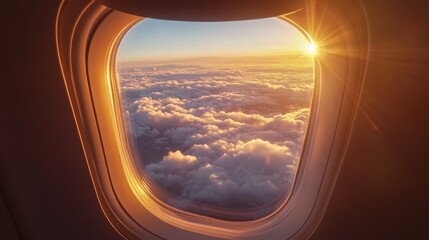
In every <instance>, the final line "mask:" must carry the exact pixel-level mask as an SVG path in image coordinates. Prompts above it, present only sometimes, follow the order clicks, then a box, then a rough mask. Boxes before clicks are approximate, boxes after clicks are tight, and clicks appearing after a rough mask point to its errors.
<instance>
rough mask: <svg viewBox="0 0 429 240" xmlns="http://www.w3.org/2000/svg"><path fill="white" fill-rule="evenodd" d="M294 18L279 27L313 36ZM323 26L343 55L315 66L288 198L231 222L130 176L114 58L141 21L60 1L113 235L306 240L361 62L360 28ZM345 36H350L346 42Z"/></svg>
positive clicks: (78, 99) (348, 116)
mask: <svg viewBox="0 0 429 240" xmlns="http://www.w3.org/2000/svg"><path fill="white" fill-rule="evenodd" d="M295 14H297V13H294V14H292V15H289V16H287V17H280V18H281V19H283V20H285V21H287V22H289V23H291V24H292V25H294V26H295V27H297V28H298V29H300V30H301V31H302V32H303V33H305V34H307V32H306V31H305V30H304V29H307V30H308V32H309V33H310V34H311V33H312V31H311V29H309V27H311V26H307V28H305V27H301V26H302V25H298V22H303V20H302V19H303V18H302V17H299V15H297V17H296V21H294V20H295V19H294V15H295ZM328 18H329V21H330V22H329V23H330V24H336V25H335V27H337V28H338V29H339V33H338V34H339V35H340V36H341V39H339V40H337V41H338V42H337V43H336V45H335V47H336V48H341V49H343V50H344V53H345V54H342V55H340V54H335V53H327V54H325V55H321V56H320V57H318V58H315V62H314V69H315V73H314V75H315V82H316V86H315V90H314V96H313V103H312V106H311V116H310V121H309V126H308V129H307V136H306V141H305V144H304V148H303V149H304V151H303V153H302V155H301V161H300V165H299V168H298V171H297V173H296V179H295V184H294V187H293V190H292V192H291V194H290V197H289V198H288V200H287V202H286V203H285V204H283V206H282V207H281V208H280V209H278V210H277V211H276V212H274V213H272V214H270V215H269V216H267V217H264V218H261V219H258V220H254V221H243V222H231V221H226V220H219V219H213V218H209V217H204V216H201V215H197V214H192V213H189V212H185V211H181V210H178V209H173V208H172V207H170V206H167V205H166V204H164V203H163V202H161V201H159V200H157V199H156V197H155V195H154V193H152V192H151V187H150V186H148V185H146V184H145V182H144V181H141V180H140V175H139V173H138V171H136V168H137V167H136V166H135V164H136V161H134V160H133V159H131V153H130V152H129V151H128V146H129V145H128V144H129V143H128V140H127V136H126V134H125V131H124V130H123V125H121V124H120V123H122V109H121V107H120V105H119V91H118V89H117V84H115V81H116V80H115V78H116V70H115V54H116V49H117V47H118V44H119V42H120V40H121V38H122V36H123V35H124V34H125V33H126V32H127V30H128V29H129V28H130V27H131V26H133V25H134V24H135V23H137V22H139V21H140V20H142V19H143V18H142V17H139V16H135V15H129V14H126V13H122V12H119V11H115V10H112V9H110V8H107V7H105V6H103V5H100V4H99V3H97V2H91V3H89V4H87V5H86V4H81V5H78V4H76V3H75V4H74V3H72V2H71V1H64V2H63V3H62V5H61V7H60V10H59V12H58V16H57V50H58V55H59V60H60V64H61V68H62V71H63V75H64V81H65V84H66V87H67V91H68V93H69V98H70V103H71V106H72V109H73V113H74V117H75V121H76V124H77V127H78V130H79V134H80V137H81V141H82V145H83V149H84V151H85V155H86V159H87V164H88V168H89V171H90V174H91V177H92V181H93V184H94V187H95V190H96V194H97V197H98V200H99V202H100V205H101V207H102V209H103V211H104V213H105V215H106V217H107V218H108V220H109V221H110V222H111V223H112V226H114V227H115V228H116V229H117V230H118V232H119V233H121V234H122V235H123V236H125V237H126V238H129V239H214V238H224V239H234V238H240V239H262V238H264V239H301V238H305V237H308V236H309V235H310V234H311V232H312V230H313V229H314V228H315V227H316V226H317V224H318V222H319V221H320V218H321V216H322V214H323V212H324V210H325V208H326V205H327V202H328V199H329V196H330V194H331V191H332V188H333V186H334V183H335V180H336V177H337V174H338V171H339V169H340V166H341V162H342V158H343V155H344V153H345V150H346V147H347V142H348V138H349V135H350V133H351V129H352V125H353V120H354V115H355V113H356V109H357V103H358V101H359V96H360V89H361V87H362V82H363V79H364V72H365V64H366V62H365V59H366V57H365V56H366V54H367V51H366V50H367V41H366V36H362V35H359V34H360V33H361V32H362V31H363V32H365V33H366V25H365V24H363V25H359V26H356V25H353V23H352V22H353V21H350V19H349V20H348V21H344V18H341V19H338V17H336V18H334V17H333V16H330V17H329V16H328ZM346 19H347V18H346ZM322 24H323V23H322ZM352 27H353V28H355V29H354V31H352V32H351V33H350V32H347V31H349V30H350V28H352ZM362 29H363V30H362ZM346 32H347V34H345V33H346ZM350 35H351V37H350ZM307 36H309V35H308V34H307ZM354 36H358V37H357V38H353V37H354Z"/></svg>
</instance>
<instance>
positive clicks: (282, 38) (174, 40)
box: [117, 18, 308, 62]
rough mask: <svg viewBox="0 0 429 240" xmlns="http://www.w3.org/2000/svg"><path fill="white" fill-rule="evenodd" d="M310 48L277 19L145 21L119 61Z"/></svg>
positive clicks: (127, 37) (126, 43)
mask: <svg viewBox="0 0 429 240" xmlns="http://www.w3.org/2000/svg"><path fill="white" fill-rule="evenodd" d="M307 46H308V41H307V40H306V39H305V38H304V36H303V35H302V33H300V32H299V31H298V30H297V29H295V27H293V26H292V25H290V24H289V23H286V22H284V21H283V20H280V19H278V18H266V19H257V20H246V21H234V22H181V21H167V20H156V19H145V20H143V21H141V22H139V23H137V24H136V25H135V26H134V27H132V28H131V29H130V30H129V31H128V32H127V34H126V35H125V36H124V38H123V40H122V41H121V44H120V46H119V49H118V55H117V60H118V61H119V62H128V61H151V60H169V59H181V58H192V57H212V56H216V57H219V56H243V55H244V56H247V55H260V54H270V53H282V52H287V51H305V50H306V49H307Z"/></svg>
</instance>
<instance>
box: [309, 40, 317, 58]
mask: <svg viewBox="0 0 429 240" xmlns="http://www.w3.org/2000/svg"><path fill="white" fill-rule="evenodd" d="M307 53H308V54H310V55H316V53H317V46H316V44H314V42H310V44H308V46H307Z"/></svg>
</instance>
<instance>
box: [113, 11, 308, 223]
mask: <svg viewBox="0 0 429 240" xmlns="http://www.w3.org/2000/svg"><path fill="white" fill-rule="evenodd" d="M309 50H311V51H309ZM313 50H314V45H312V44H310V43H309V41H308V40H307V39H306V38H305V37H304V36H303V34H302V33H301V32H300V31H298V30H297V29H295V28H294V27H293V26H292V25H290V24H288V23H287V22H285V21H283V20H280V19H277V18H268V19H259V20H248V21H234V22H179V21H165V20H155V19H146V20H143V21H141V22H140V23H138V24H136V25H135V26H134V27H132V28H131V29H130V30H129V31H128V32H127V33H126V35H125V36H124V38H123V40H122V41H121V43H120V46H119V48H118V52H117V59H116V64H117V66H116V69H117V76H118V77H117V83H118V86H119V91H120V101H121V103H120V104H121V106H122V110H123V116H124V117H123V118H124V129H125V131H126V133H127V136H128V138H129V140H130V142H131V146H129V147H130V150H131V153H132V154H133V160H134V161H135V162H136V166H139V171H140V173H141V176H142V181H146V182H149V183H150V185H151V186H152V190H153V192H155V195H156V196H157V198H159V199H160V200H161V201H163V202H164V203H166V204H168V205H170V206H172V207H174V208H177V209H181V210H184V211H188V212H192V213H196V214H200V215H205V216H209V217H215V218H220V219H226V220H240V221H242V220H251V219H258V218H261V217H263V216H266V215H268V214H270V213H272V212H274V211H275V210H276V209H278V208H279V206H280V205H281V204H282V203H284V201H286V200H287V197H288V196H289V194H290V192H291V189H292V187H293V184H294V180H295V175H296V171H297V167H298V164H299V161H300V156H301V152H302V150H303V143H304V139H305V136H306V130H307V125H308V120H309V112H310V103H311V98H312V95H313V88H314V73H313V56H312V55H311V52H312V51H313Z"/></svg>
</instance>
